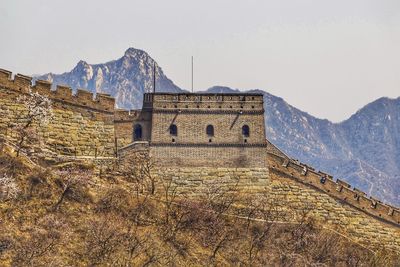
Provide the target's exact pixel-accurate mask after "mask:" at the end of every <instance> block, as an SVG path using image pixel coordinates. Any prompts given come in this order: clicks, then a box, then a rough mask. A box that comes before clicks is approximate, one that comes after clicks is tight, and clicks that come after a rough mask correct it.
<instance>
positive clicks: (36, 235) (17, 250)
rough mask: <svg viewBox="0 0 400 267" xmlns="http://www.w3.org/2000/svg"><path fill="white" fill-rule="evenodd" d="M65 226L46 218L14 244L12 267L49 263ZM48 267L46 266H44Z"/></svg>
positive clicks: (60, 222)
mask: <svg viewBox="0 0 400 267" xmlns="http://www.w3.org/2000/svg"><path fill="white" fill-rule="evenodd" d="M64 231H65V224H64V223H63V222H62V221H60V220H58V219H57V218H56V217H53V216H46V217H44V218H43V219H42V220H40V221H39V223H38V225H37V226H34V227H32V228H31V229H29V231H28V232H27V233H26V234H25V235H24V236H20V237H17V238H16V240H15V242H14V247H13V250H14V257H13V258H12V263H13V266H38V265H43V264H44V263H45V262H47V263H49V262H51V261H52V258H54V254H55V253H56V251H57V246H59V245H60V242H61V239H62V232H64ZM45 265H48V264H45Z"/></svg>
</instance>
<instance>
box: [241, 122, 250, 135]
mask: <svg viewBox="0 0 400 267" xmlns="http://www.w3.org/2000/svg"><path fill="white" fill-rule="evenodd" d="M242 134H243V136H244V137H249V136H250V128H249V126H248V125H243V127H242Z"/></svg>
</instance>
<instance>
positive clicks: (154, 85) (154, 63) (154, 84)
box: [153, 61, 156, 93]
mask: <svg viewBox="0 0 400 267" xmlns="http://www.w3.org/2000/svg"><path fill="white" fill-rule="evenodd" d="M155 92H156V62H155V61H154V62H153V93H155Z"/></svg>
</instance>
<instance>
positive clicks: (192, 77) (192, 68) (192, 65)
mask: <svg viewBox="0 0 400 267" xmlns="http://www.w3.org/2000/svg"><path fill="white" fill-rule="evenodd" d="M192 93H193V56H192Z"/></svg>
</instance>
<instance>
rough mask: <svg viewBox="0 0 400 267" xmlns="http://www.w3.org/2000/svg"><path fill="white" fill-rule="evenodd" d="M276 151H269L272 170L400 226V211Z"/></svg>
mask: <svg viewBox="0 0 400 267" xmlns="http://www.w3.org/2000/svg"><path fill="white" fill-rule="evenodd" d="M268 145H271V144H270V143H269V144H268ZM276 149H277V148H276V147H274V149H273V150H270V151H269V167H270V169H272V170H275V171H277V172H280V173H283V174H285V175H287V176H289V177H291V178H294V179H296V180H298V181H300V182H302V183H304V184H307V185H310V186H313V187H315V188H317V189H319V190H321V191H323V192H325V193H327V194H328V195H330V196H332V197H334V198H336V199H339V200H341V201H343V202H345V203H347V204H349V205H351V206H353V207H355V208H357V209H359V210H362V211H364V212H366V213H368V214H370V215H373V216H375V217H377V218H380V219H382V220H385V221H387V222H390V223H392V224H395V225H397V226H400V210H399V209H398V208H396V207H393V206H391V205H388V204H384V203H382V202H381V201H379V200H377V199H375V198H374V197H372V196H368V195H367V194H366V193H365V192H363V191H361V190H359V189H357V188H353V187H352V186H351V185H350V184H348V183H346V182H344V181H342V180H340V179H336V181H335V180H334V179H333V177H332V176H331V175H328V174H326V173H323V172H320V171H318V172H317V171H315V170H314V169H313V168H311V167H310V166H308V165H306V164H303V163H300V162H298V161H296V160H293V159H290V158H288V157H287V156H285V155H284V154H283V153H276V152H275V150H276Z"/></svg>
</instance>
